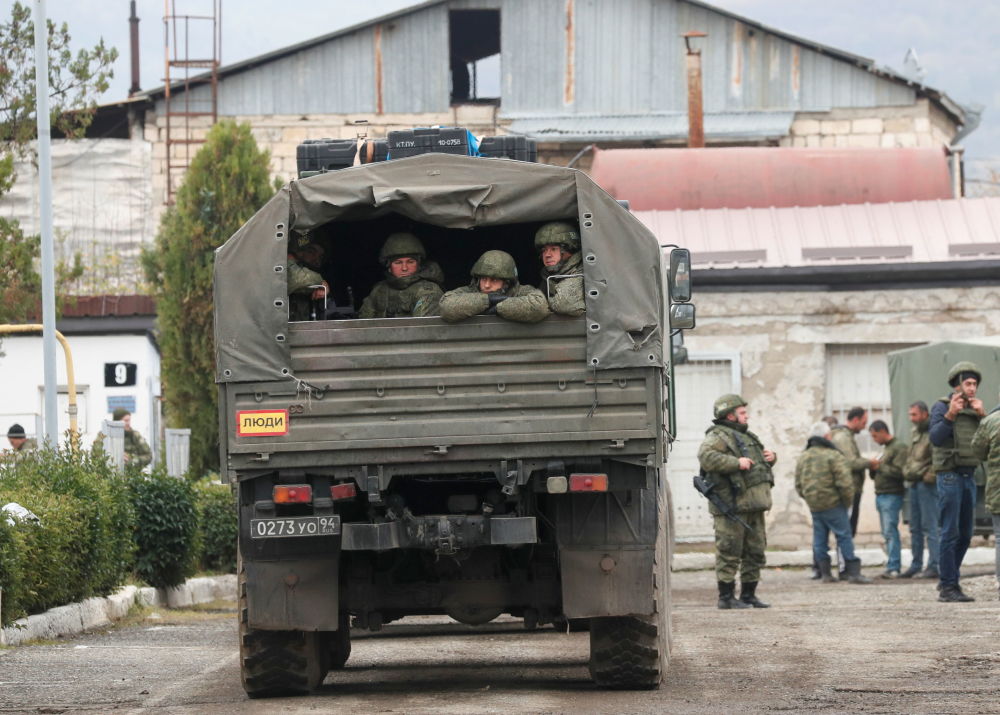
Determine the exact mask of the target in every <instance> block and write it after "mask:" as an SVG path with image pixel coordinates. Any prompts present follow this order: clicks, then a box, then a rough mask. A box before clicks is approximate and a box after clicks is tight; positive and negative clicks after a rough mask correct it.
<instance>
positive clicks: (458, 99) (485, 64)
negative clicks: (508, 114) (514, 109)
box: [448, 10, 500, 104]
mask: <svg viewBox="0 0 1000 715" xmlns="http://www.w3.org/2000/svg"><path fill="white" fill-rule="evenodd" d="M448 31H449V37H450V47H449V55H450V58H449V59H450V64H451V103H452V104H470V103H471V104H475V103H485V104H491V103H492V104H499V103H500V11H499V10H452V11H451V12H450V13H448Z"/></svg>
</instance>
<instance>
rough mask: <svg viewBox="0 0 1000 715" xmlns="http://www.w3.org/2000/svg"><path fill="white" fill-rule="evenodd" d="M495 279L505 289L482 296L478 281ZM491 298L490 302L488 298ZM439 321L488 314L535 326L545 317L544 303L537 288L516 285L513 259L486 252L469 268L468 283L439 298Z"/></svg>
mask: <svg viewBox="0 0 1000 715" xmlns="http://www.w3.org/2000/svg"><path fill="white" fill-rule="evenodd" d="M480 277H487V278H499V279H502V280H504V281H505V282H506V285H507V287H506V289H504V290H501V291H499V292H498V293H492V294H487V293H482V292H480V290H479V278H480ZM491 296H492V299H491ZM440 311H441V319H442V320H445V321H447V322H449V323H457V322H458V321H460V320H465V319H466V318H471V317H472V316H474V315H480V314H484V313H491V312H493V311H496V314H497V315H499V316H500V317H501V318H505V319H507V320H513V321H515V322H518V323H537V322H539V321H541V320H545V318H547V317H548V316H549V306H548V301H546V300H545V296H544V295H543V294H542V292H541V291H540V290H538V289H537V288H532V287H531V286H526V285H521V284H520V283H518V282H517V268H516V267H515V266H514V259H513V258H512V257H511V256H510V254H508V253H505V252H504V251H487V252H486V253H484V254H483V255H482V256H480V258H479V260H478V261H476V264H475V265H474V266H473V267H472V282H471V283H470V284H469V285H467V286H463V287H462V288H456V289H455V290H450V291H448V292H447V293H445V294H444V295H443V296H442V297H441V306H440Z"/></svg>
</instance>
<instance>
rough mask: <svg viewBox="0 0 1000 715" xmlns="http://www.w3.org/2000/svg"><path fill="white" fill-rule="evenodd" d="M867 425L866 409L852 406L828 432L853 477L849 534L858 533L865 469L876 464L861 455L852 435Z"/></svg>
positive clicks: (874, 461) (855, 534)
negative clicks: (842, 419)
mask: <svg viewBox="0 0 1000 715" xmlns="http://www.w3.org/2000/svg"><path fill="white" fill-rule="evenodd" d="M867 425H868V411H867V410H865V409H864V408H863V407H852V408H851V409H850V410H848V412H847V419H846V420H845V423H844V424H842V425H837V426H836V427H834V428H833V430H832V431H831V432H830V441H831V442H833V445H834V446H835V447H836V448H837V449H839V450H840V453H841V454H842V455H844V458H845V459H846V460H847V466H848V467H849V468H850V470H851V476H852V477H853V478H854V501H853V502H852V503H851V536H857V534H858V516H859V515H860V513H861V492H862V490H863V489H864V487H865V470H866V469H870V468H871V467H874V466H877V462H876V460H874V459H866V458H865V457H862V456H861V450H859V449H858V443H857V442H856V441H855V439H854V435H856V434H858V433H859V432H861V430H863V429H864V428H865V427H866V426H867Z"/></svg>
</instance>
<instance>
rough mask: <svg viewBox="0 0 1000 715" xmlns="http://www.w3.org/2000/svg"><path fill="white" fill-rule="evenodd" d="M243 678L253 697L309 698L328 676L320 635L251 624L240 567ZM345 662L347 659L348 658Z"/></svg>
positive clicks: (240, 566) (241, 663)
mask: <svg viewBox="0 0 1000 715" xmlns="http://www.w3.org/2000/svg"><path fill="white" fill-rule="evenodd" d="M238 568H239V592H240V615H239V618H240V629H239V631H240V677H241V679H242V681H243V689H244V690H245V691H246V694H247V695H248V696H250V697H251V698H273V697H278V696H283V695H307V694H308V693H310V692H312V691H313V690H315V689H316V688H317V687H318V686H319V684H320V683H322V682H323V677H324V676H325V675H326V670H327V666H328V660H327V658H326V656H325V653H324V652H323V650H322V648H321V643H322V639H321V638H320V636H319V634H318V633H308V632H303V631H258V630H253V629H251V628H250V627H249V625H248V618H247V614H248V610H247V583H246V571H245V570H244V569H243V564H242V560H241V562H240V564H239V567H238ZM345 660H346V658H345Z"/></svg>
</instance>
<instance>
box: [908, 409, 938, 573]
mask: <svg viewBox="0 0 1000 715" xmlns="http://www.w3.org/2000/svg"><path fill="white" fill-rule="evenodd" d="M909 416H910V422H911V423H912V424H913V431H912V432H911V433H910V451H909V454H908V455H907V458H906V466H905V467H904V468H903V478H904V479H905V480H906V484H907V491H908V492H909V495H910V551H911V553H912V554H913V561H911V562H910V568H908V569H907V570H906V571H904V572H903V573H901V574H900V577H901V578H911V577H917V578H935V579H936V578H938V576H939V575H940V574H939V573H938V541H939V539H938V522H937V510H938V503H937V502H938V500H937V475H936V474H935V473H934V470H933V469H932V468H931V437H930V435H929V434H928V432H927V430H928V428H929V427H930V422H931V415H930V411H929V410H928V409H927V403H925V402H923V401H921V400H918V401H916V402H914V403H913V404H912V405H910V411H909ZM925 542H926V544H927V568H926V569H925V568H924V543H925Z"/></svg>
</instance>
